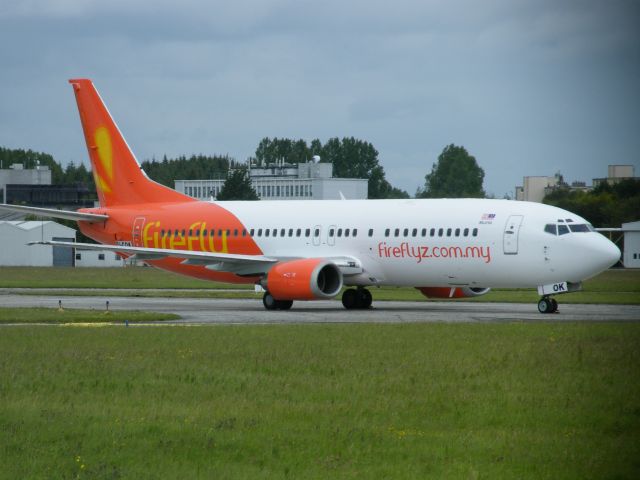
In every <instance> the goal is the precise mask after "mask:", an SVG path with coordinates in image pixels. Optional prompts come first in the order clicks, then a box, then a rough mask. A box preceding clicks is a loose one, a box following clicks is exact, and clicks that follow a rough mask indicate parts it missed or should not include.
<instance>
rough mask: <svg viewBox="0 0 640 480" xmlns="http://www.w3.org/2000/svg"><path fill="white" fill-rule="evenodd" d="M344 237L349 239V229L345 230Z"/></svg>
mask: <svg viewBox="0 0 640 480" xmlns="http://www.w3.org/2000/svg"><path fill="white" fill-rule="evenodd" d="M344 236H345V237H348V236H349V229H348V228H345V229H344Z"/></svg>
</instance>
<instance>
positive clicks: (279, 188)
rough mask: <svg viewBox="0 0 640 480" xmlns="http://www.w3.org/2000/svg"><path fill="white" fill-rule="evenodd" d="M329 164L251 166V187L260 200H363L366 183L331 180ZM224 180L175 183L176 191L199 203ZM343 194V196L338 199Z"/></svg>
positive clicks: (216, 193)
mask: <svg viewBox="0 0 640 480" xmlns="http://www.w3.org/2000/svg"><path fill="white" fill-rule="evenodd" d="M332 175H333V164H332V163H319V162H318V163H316V162H307V163H300V164H288V163H284V162H279V163H274V164H269V165H267V166H253V165H252V166H251V168H250V169H249V178H250V179H251V185H252V186H253V189H254V190H255V191H256V193H257V194H258V196H259V197H260V199H261V200H294V199H300V200H328V199H340V198H342V197H344V198H347V199H350V200H351V199H365V198H367V192H368V186H369V182H368V180H366V179H362V178H333V176H332ZM224 182H225V179H212V180H176V181H175V189H176V190H177V191H178V192H181V193H184V194H186V195H189V196H190V197H193V198H197V199H199V200H208V199H210V198H211V197H213V198H216V197H217V196H218V194H219V193H220V190H221V189H222V186H223V185H224ZM341 195H342V196H341Z"/></svg>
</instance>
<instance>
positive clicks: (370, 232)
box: [369, 228, 373, 237]
mask: <svg viewBox="0 0 640 480" xmlns="http://www.w3.org/2000/svg"><path fill="white" fill-rule="evenodd" d="M369 236H370V237H373V228H370V229H369Z"/></svg>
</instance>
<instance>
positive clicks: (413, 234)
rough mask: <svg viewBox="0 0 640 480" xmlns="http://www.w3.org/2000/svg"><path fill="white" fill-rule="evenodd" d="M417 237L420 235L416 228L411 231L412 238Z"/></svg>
mask: <svg viewBox="0 0 640 480" xmlns="http://www.w3.org/2000/svg"><path fill="white" fill-rule="evenodd" d="M416 235H418V229H417V228H414V229H413V230H411V236H412V237H415V236H416Z"/></svg>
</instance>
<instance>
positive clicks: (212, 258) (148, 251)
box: [28, 241, 362, 276]
mask: <svg viewBox="0 0 640 480" xmlns="http://www.w3.org/2000/svg"><path fill="white" fill-rule="evenodd" d="M28 245H51V246H55V247H67V248H82V249H86V250H103V251H104V250H106V251H109V252H120V253H126V254H129V255H132V256H133V257H134V258H136V259H138V260H160V259H163V258H167V257H173V258H181V259H183V261H182V263H183V264H185V265H201V266H204V267H206V268H208V269H210V270H215V271H218V272H229V273H235V274H236V275H243V276H256V275H262V274H265V273H266V272H268V271H269V269H270V268H271V267H272V266H273V265H275V264H276V263H278V262H286V261H288V260H294V258H291V257H286V258H284V257H277V258H276V257H267V256H264V255H240V254H236V253H215V252H198V251H193V250H175V249H170V248H147V247H130V246H124V245H104V244H97V243H77V242H56V241H38V242H29V244H28ZM296 258H299V257H296ZM328 260H331V261H332V262H333V263H335V264H336V266H337V267H338V268H339V269H340V270H341V271H342V273H343V274H344V275H355V274H358V273H361V272H362V266H361V264H360V262H359V261H358V260H357V259H355V258H352V257H335V258H328Z"/></svg>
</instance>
